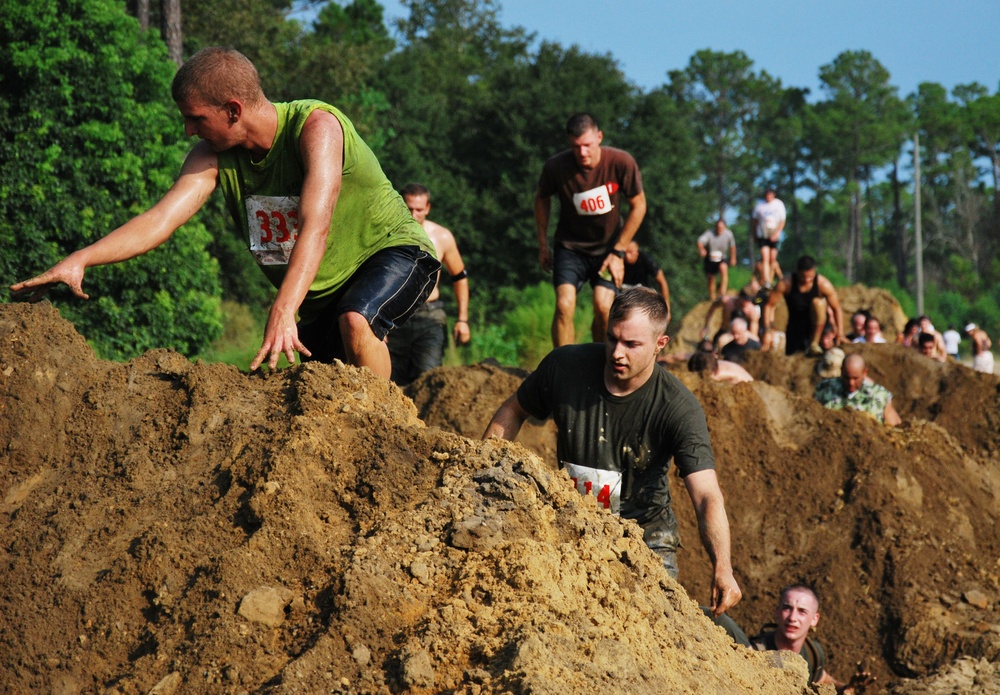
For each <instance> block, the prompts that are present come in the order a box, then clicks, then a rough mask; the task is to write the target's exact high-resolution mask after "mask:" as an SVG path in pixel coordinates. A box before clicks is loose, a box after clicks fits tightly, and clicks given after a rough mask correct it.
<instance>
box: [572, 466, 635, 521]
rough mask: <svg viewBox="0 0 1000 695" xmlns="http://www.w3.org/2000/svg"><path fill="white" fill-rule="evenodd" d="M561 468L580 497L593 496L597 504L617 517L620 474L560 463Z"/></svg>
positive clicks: (620, 487)
mask: <svg viewBox="0 0 1000 695" xmlns="http://www.w3.org/2000/svg"><path fill="white" fill-rule="evenodd" d="M562 465H563V468H565V469H566V472H567V473H569V477H570V478H572V480H573V484H574V485H576V491H577V492H579V493H580V494H581V495H594V496H596V497H597V502H598V504H600V505H601V506H602V507H604V508H605V509H608V510H610V511H611V513H612V514H614V515H616V516H617V515H618V513H619V510H620V508H621V495H622V474H621V473H618V472H616V471H604V470H599V469H597V468H588V467H587V466H579V465H577V464H575V463H566V462H565V461H563V462H562Z"/></svg>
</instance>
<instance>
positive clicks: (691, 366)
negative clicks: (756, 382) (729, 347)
mask: <svg viewBox="0 0 1000 695" xmlns="http://www.w3.org/2000/svg"><path fill="white" fill-rule="evenodd" d="M687 365H688V371H689V372H705V373H707V374H708V375H709V376H710V377H711V378H712V379H713V380H714V381H721V382H722V383H724V384H742V383H744V382H747V381H753V377H752V376H751V375H750V372H748V371H747V370H746V369H744V368H743V367H742V366H741V365H738V364H736V363H735V362H730V361H729V360H720V359H719V358H718V357H716V356H715V353H714V352H711V351H708V350H697V351H695V353H694V354H692V355H691V357H690V358H689V359H688V363H687Z"/></svg>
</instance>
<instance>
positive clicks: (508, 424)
mask: <svg viewBox="0 0 1000 695" xmlns="http://www.w3.org/2000/svg"><path fill="white" fill-rule="evenodd" d="M529 415H530V414H529V413H528V411H527V410H525V409H524V408H522V407H521V404H520V403H518V402H517V394H516V393H515V394H514V395H512V396H511V397H510V398H508V399H507V400H506V401H504V403H503V405H501V406H500V408H499V409H497V412H496V413H495V414H494V415H493V419H492V420H490V424H489V425H488V426H487V427H486V432H484V433H483V439H489V438H490V437H499V438H500V439H506V440H508V441H511V442H512V441H514V438H515V437H517V433H518V432H520V431H521V425H523V424H524V421H525V420H527V419H528V417H529Z"/></svg>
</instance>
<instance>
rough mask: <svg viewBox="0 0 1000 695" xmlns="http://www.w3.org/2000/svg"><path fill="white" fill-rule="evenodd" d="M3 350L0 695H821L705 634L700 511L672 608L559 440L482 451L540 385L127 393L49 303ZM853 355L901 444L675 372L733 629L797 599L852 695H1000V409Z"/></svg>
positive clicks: (989, 398)
mask: <svg viewBox="0 0 1000 695" xmlns="http://www.w3.org/2000/svg"><path fill="white" fill-rule="evenodd" d="M702 316H703V315H702ZM0 345H2V346H3V350H2V352H0V462H2V463H0V524H2V526H0V528H2V536H3V544H2V545H0V581H2V585H3V590H2V592H0V692H12V693H21V692H24V693H39V692H42V693H45V692H51V693H60V694H62V693H92V692H93V693H151V692H152V693H159V694H161V695H163V694H168V693H318V692H334V693H355V692H356V693H401V692H408V693H431V692H434V693H437V692H450V693H469V694H472V693H503V692H510V693H542V694H545V693H559V694H560V695H564V694H565V693H567V692H590V691H598V690H600V691H605V692H612V693H667V692H704V693H804V692H809V690H808V688H807V686H806V684H805V675H804V671H803V669H802V666H801V663H800V662H799V661H798V660H797V659H792V660H788V659H785V660H782V659H779V658H776V657H775V656H774V655H764V654H759V653H752V652H749V651H747V650H743V649H737V648H735V647H734V646H733V645H731V644H729V643H727V640H726V638H725V636H724V635H723V634H722V633H721V631H719V630H718V629H717V628H715V627H714V626H712V625H711V624H710V623H709V622H708V621H707V620H705V619H703V618H702V617H701V616H700V614H699V613H698V609H697V605H696V602H705V601H706V600H707V597H708V579H709V565H708V561H707V558H706V557H705V555H704V551H703V550H702V549H701V547H700V543H699V542H698V535H697V531H696V529H695V527H694V521H693V515H692V513H691V508H690V505H689V504H687V503H686V499H685V498H684V497H682V496H680V495H678V496H677V504H676V509H677V511H678V513H679V516H680V518H681V523H682V533H683V536H684V538H685V540H686V547H685V548H684V549H683V550H682V554H681V558H680V562H681V568H682V571H681V578H680V579H681V582H680V584H677V583H675V582H674V581H673V580H672V579H670V577H669V576H667V575H666V574H665V572H664V571H663V570H662V568H661V567H660V566H659V564H658V562H657V561H656V559H655V558H654V556H652V555H651V553H649V552H648V551H647V549H646V548H645V547H644V546H643V544H642V542H641V534H640V533H639V532H638V529H637V528H636V527H635V526H634V525H632V524H630V523H627V522H622V521H620V520H618V519H615V518H613V517H611V516H609V515H608V514H606V513H605V512H604V511H603V510H599V509H597V508H596V506H595V505H594V504H593V503H592V501H591V500H590V499H589V498H581V497H579V496H578V495H577V494H576V493H575V492H574V491H573V489H572V487H571V486H570V484H569V482H568V481H567V480H566V479H565V477H564V475H563V474H562V473H560V472H558V471H556V470H554V468H553V459H554V443H553V436H552V432H553V430H552V425H551V423H536V424H532V425H530V426H528V427H526V428H525V430H524V432H523V433H522V438H521V440H520V443H519V444H506V443H500V442H488V443H483V442H480V441H479V440H478V438H479V436H480V435H481V433H482V430H483V429H484V428H485V425H486V423H487V421H488V420H489V417H490V415H492V412H493V411H494V410H495V409H496V407H497V406H498V405H499V404H500V403H501V402H502V401H503V399H504V398H506V397H507V396H508V395H509V394H510V393H512V392H513V390H514V389H515V388H516V386H517V384H518V383H519V382H520V379H521V378H522V377H523V372H518V371H517V370H510V369H503V368H500V367H497V366H491V365H479V366H475V367H465V368H451V369H449V368H443V369H439V370H435V371H434V372H431V373H429V374H427V375H425V376H424V378H422V379H421V380H420V381H418V382H417V383H416V384H414V385H413V386H412V387H411V388H410V390H409V391H408V394H409V396H410V397H409V398H408V397H407V394H404V393H403V392H401V391H400V390H399V389H398V388H396V387H395V386H393V385H391V384H388V383H386V382H384V381H381V380H379V379H377V378H375V377H373V376H372V375H371V374H370V373H369V372H367V371H366V370H358V369H354V368H351V367H345V366H342V365H337V366H326V365H307V366H304V367H296V368H292V369H289V370H285V371H281V372H279V373H277V374H272V375H261V374H256V375H246V374H242V373H240V372H239V371H238V370H236V369H235V368H231V367H226V366H222V365H204V364H192V363H190V362H189V361H187V360H185V359H184V358H182V357H181V356H179V355H177V354H174V353H171V352H167V351H153V352H150V353H147V354H146V355H144V356H142V357H140V358H138V359H136V360H133V361H131V362H129V363H125V364H118V363H110V362H103V361H100V360H97V359H96V358H95V357H94V355H93V353H92V351H91V350H90V349H89V348H88V347H87V345H86V343H85V341H84V339H83V338H82V337H81V336H79V335H78V334H77V333H76V332H75V331H74V330H73V329H72V327H71V326H69V324H67V323H66V322H64V321H63V320H62V319H61V318H60V317H59V316H58V314H57V312H56V311H55V310H54V309H52V308H51V307H50V306H48V305H47V304H41V305H34V306H29V305H8V306H0ZM866 356H868V357H869V360H870V361H871V364H872V373H873V375H874V376H875V377H876V379H878V380H879V381H881V382H882V383H884V384H885V385H886V386H888V387H889V388H890V389H891V390H893V391H894V393H895V394H896V404H897V408H898V409H899V411H900V413H901V415H902V416H903V419H904V421H905V422H904V426H903V427H901V428H899V429H897V430H886V429H884V428H882V427H881V426H879V425H878V424H877V423H875V422H873V421H871V420H869V419H867V418H865V417H864V416H861V415H857V414H854V413H846V412H831V411H826V410H824V409H822V408H820V407H819V406H818V405H816V404H815V403H814V402H812V400H811V398H810V397H809V396H810V393H809V391H810V380H811V379H812V378H813V377H812V376H811V371H812V368H813V367H814V364H815V362H813V361H807V360H805V359H791V360H787V359H785V358H783V357H778V356H776V355H770V354H768V355H759V356H757V359H756V360H754V361H753V362H752V363H751V365H750V369H751V371H752V372H753V373H754V374H755V375H756V376H757V377H758V378H759V379H760V380H759V381H756V382H754V383H751V384H743V385H740V386H736V387H731V386H724V385H720V384H717V383H715V382H711V381H703V380H702V379H701V378H700V377H695V376H693V375H690V374H687V373H685V372H683V371H678V374H679V375H680V376H681V377H682V378H683V379H684V380H685V382H686V383H687V384H688V385H689V386H690V387H691V388H692V390H693V391H694V392H695V393H696V395H697V396H698V397H699V399H700V400H701V402H702V403H703V405H704V407H705V410H706V413H707V415H708V418H709V425H710V428H711V430H712V436H713V444H714V447H715V452H716V457H717V462H718V469H719V475H720V478H721V481H722V485H723V489H724V491H725V492H726V494H727V506H728V509H729V515H730V521H731V523H732V527H733V538H734V564H735V566H736V568H737V576H738V579H739V581H740V582H741V585H742V587H743V590H744V600H743V602H742V603H741V604H740V605H739V606H737V607H736V608H735V609H734V610H733V616H734V617H735V618H736V619H737V620H738V621H739V622H740V623H741V624H742V625H744V626H745V627H746V628H747V629H748V630H749V631H753V629H754V628H756V627H758V626H759V625H761V624H762V623H764V622H767V621H768V620H769V619H770V613H771V611H772V608H773V604H774V602H775V600H776V592H777V589H778V588H779V587H780V586H781V585H782V584H785V583H788V582H790V581H794V580H805V581H810V582H813V583H815V584H816V585H817V587H818V588H819V590H820V593H821V597H822V600H823V606H822V613H823V619H822V620H821V622H820V625H819V629H818V631H817V632H818V637H819V639H820V640H821V641H822V642H823V644H824V646H825V647H826V649H827V652H828V654H829V657H830V670H831V671H832V672H833V673H834V675H837V676H841V677H846V676H847V675H849V673H850V672H851V671H852V670H853V668H854V665H855V664H856V663H857V662H859V661H864V662H865V663H866V664H867V665H868V666H869V667H870V668H871V669H872V670H873V671H874V672H875V673H876V675H877V676H878V677H879V687H878V688H876V689H875V690H876V691H881V690H888V691H889V692H894V693H908V694H916V693H945V692H947V693H953V692H960V693H979V692H1000V684H998V678H1000V676H998V673H997V667H996V663H995V662H996V661H997V660H998V658H997V657H998V655H1000V615H998V612H997V604H996V601H997V597H998V595H1000V580H998V573H1000V552H998V550H1000V548H998V545H1000V539H998V537H997V531H996V521H997V516H998V512H1000V505H998V502H997V492H998V487H1000V448H998V447H1000V433H998V429H1000V379H998V378H997V377H987V376H984V375H978V374H974V373H972V372H971V371H969V370H968V369H966V368H964V367H962V366H961V365H935V364H931V363H929V362H925V361H923V359H922V358H919V356H917V355H915V354H911V353H908V352H906V351H905V350H902V349H901V348H896V347H895V346H884V347H880V346H870V347H868V348H867V349H866ZM425 423H426V424H425ZM677 492H678V493H681V494H683V489H682V487H679V488H678V490H677ZM827 692H831V691H829V690H828V689H827Z"/></svg>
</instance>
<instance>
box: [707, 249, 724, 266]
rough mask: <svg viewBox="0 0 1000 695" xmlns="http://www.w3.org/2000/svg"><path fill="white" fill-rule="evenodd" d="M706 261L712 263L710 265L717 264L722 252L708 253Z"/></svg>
mask: <svg viewBox="0 0 1000 695" xmlns="http://www.w3.org/2000/svg"><path fill="white" fill-rule="evenodd" d="M708 260H710V261H712V263H718V262H719V261H721V260H722V251H709V252H708Z"/></svg>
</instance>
